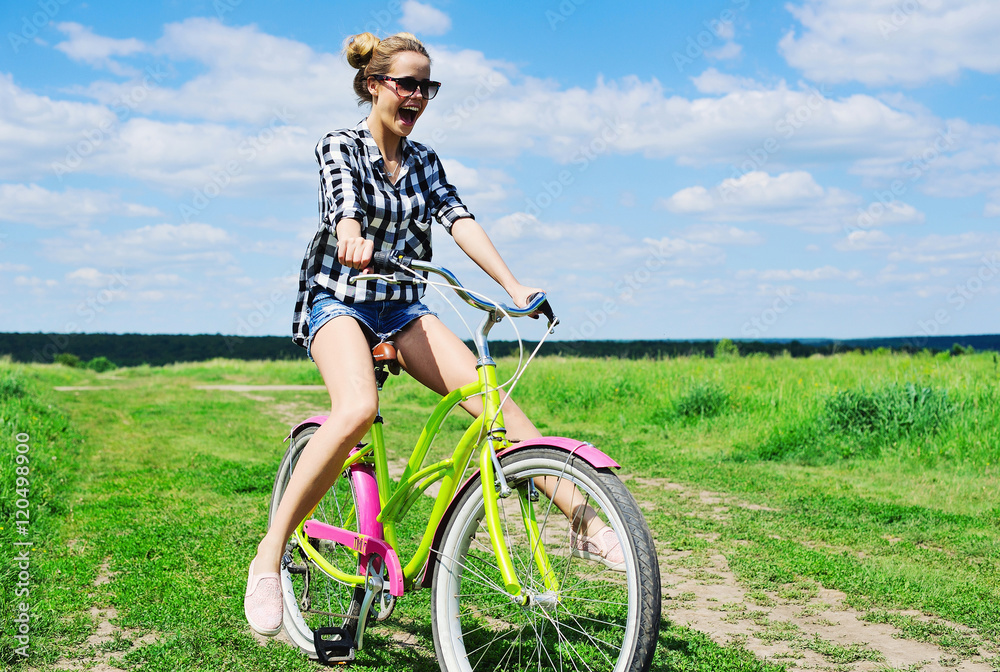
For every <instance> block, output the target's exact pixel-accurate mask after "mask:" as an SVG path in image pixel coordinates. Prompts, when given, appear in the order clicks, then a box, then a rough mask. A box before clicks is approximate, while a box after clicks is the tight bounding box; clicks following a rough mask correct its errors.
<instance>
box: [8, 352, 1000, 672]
mask: <svg viewBox="0 0 1000 672" xmlns="http://www.w3.org/2000/svg"><path fill="white" fill-rule="evenodd" d="M512 365H513V364H512V362H510V361H505V362H503V363H502V366H507V367H508V368H509V367H510V366H512ZM319 383H320V379H319V376H318V374H317V373H316V372H315V370H314V367H313V365H312V364H311V363H308V362H285V363H281V362H234V361H222V360H220V361H212V362H206V363H197V364H182V365H175V366H167V367H162V368H150V367H137V368H129V369H119V370H116V371H110V372H107V373H102V374H98V373H95V372H93V371H87V370H81V369H76V368H69V367H65V366H59V365H45V366H43V365H15V364H11V363H10V362H0V425H2V427H3V439H2V442H0V464H2V465H3V466H2V481H0V511H2V515H0V526H2V529H0V544H2V545H3V547H4V558H5V560H4V564H3V565H2V566H0V578H2V581H0V584H2V594H0V614H2V622H3V623H4V629H3V632H2V635H0V661H2V663H0V664H2V665H3V667H4V669H8V668H12V669H25V670H28V669H30V670H50V669H88V668H92V669H123V670H133V669H134V670H144V671H146V670H148V671H152V670H164V671H166V670H307V669H308V670H314V669H318V668H317V666H316V665H315V664H313V663H310V662H309V661H307V660H305V659H304V658H302V657H300V656H299V654H298V653H297V652H295V651H293V650H291V649H290V648H289V647H287V646H284V645H283V644H281V643H280V642H271V643H270V644H268V645H266V646H265V645H262V644H261V643H259V642H258V640H257V639H255V638H254V637H253V636H252V635H251V633H250V631H249V628H248V627H247V625H246V623H245V621H244V619H243V614H242V594H243V588H244V585H245V577H246V574H245V572H246V566H247V564H248V563H249V560H250V558H251V557H252V556H253V553H254V549H255V546H256V543H257V541H258V540H259V538H260V536H261V535H262V534H263V531H264V527H265V524H266V506H267V501H268V497H269V494H270V488H271V478H272V476H273V472H274V470H275V468H276V466H277V462H278V460H279V459H280V457H281V454H282V452H283V450H284V447H285V445H284V444H283V443H282V440H283V438H284V437H285V435H287V433H288V429H289V423H290V422H291V421H292V420H294V419H295V418H304V417H307V416H308V415H312V414H315V413H321V412H323V411H324V407H325V403H326V401H325V400H326V396H325V394H324V393H323V392H322V391H284V392H277V391H250V392H231V391H221V390H204V389H197V388H196V386H198V385H215V384H248V385H270V384H319ZM60 386H72V387H91V388H102V389H90V390H84V391H57V390H56V389H55V388H56V387H60ZM515 396H516V398H517V399H518V401H519V403H520V404H521V405H522V407H524V408H525V409H526V410H527V411H528V412H529V414H530V415H531V417H532V418H533V419H534V420H535V422H536V424H537V425H538V426H539V428H540V429H541V430H542V432H543V433H546V434H554V435H565V436H574V437H578V438H583V439H587V440H589V441H591V442H593V443H594V444H595V445H597V446H599V447H601V448H602V449H604V450H605V451H606V452H608V453H609V454H611V455H612V456H613V457H615V458H616V459H617V460H618V461H619V462H620V463H621V464H622V465H623V469H622V474H621V475H622V477H623V478H627V479H628V482H629V487H630V489H632V491H633V493H634V494H635V496H636V498H637V499H638V500H639V501H640V503H641V505H642V506H643V507H644V509H645V511H646V512H647V519H648V520H649V523H650V526H651V528H652V529H653V532H654V535H655V537H656V542H657V548H658V552H659V554H660V560H661V571H662V573H663V578H664V586H663V588H664V623H663V629H662V632H661V635H660V639H659V644H658V648H657V655H656V660H655V664H654V667H653V669H654V670H657V671H667V670H671V671H673V670H684V671H687V670H699V671H701V670H704V671H705V672H708V671H720V670H721V671H728V670H783V669H808V668H812V669H830V670H872V669H879V670H937V669H967V670H1000V657H998V656H1000V489H998V474H1000V466H998V462H1000V365H998V362H997V358H996V356H995V355H992V354H976V355H969V356H962V357H956V358H947V357H942V356H937V357H933V356H929V355H913V356H910V355H893V354H890V353H879V354H872V355H860V354H845V355H840V356H835V357H828V358H813V359H808V360H802V359H791V358H773V359H772V358H767V357H748V358H740V357H726V358H718V359H706V358H680V359H669V360H660V361H653V360H645V361H642V360H640V361H621V360H589V359H562V358H554V357H553V358H542V359H540V360H538V361H537V363H536V364H534V365H533V368H532V369H530V370H529V372H528V374H527V375H526V377H525V379H524V380H523V382H522V383H521V384H520V385H519V387H518V390H517V392H516V393H515ZM434 401H435V395H433V394H432V393H430V392H428V391H425V390H423V389H422V388H420V387H419V386H418V385H417V384H416V383H414V382H413V381H412V380H409V379H407V378H406V377H405V376H401V377H400V378H398V379H393V380H391V381H390V382H389V384H388V386H387V388H386V391H385V393H384V395H383V411H384V415H385V416H386V418H387V425H386V433H387V437H388V439H389V441H390V444H391V445H393V446H399V448H400V450H399V452H400V454H402V453H403V446H405V445H408V444H410V445H411V444H412V441H413V440H414V439H415V438H416V436H417V434H418V432H419V427H420V423H421V418H422V417H423V416H425V415H426V413H427V411H428V410H429V408H430V405H431V404H432V403H433V402H434ZM458 420H459V419H454V420H451V421H449V422H450V425H449V427H447V431H446V432H445V434H444V436H443V437H442V439H440V440H439V448H438V449H439V450H440V451H441V452H442V453H443V452H447V451H446V445H447V441H449V440H454V439H456V438H457V436H458V435H459V432H460V429H461V427H460V423H459V422H458ZM24 435H28V438H29V440H28V441H27V442H25V443H22V444H20V445H27V446H28V448H27V449H22V451H25V452H24V453H23V454H24V455H26V457H25V458H22V460H21V461H22V462H25V460H27V462H26V464H18V463H17V460H18V455H19V453H18V449H17V448H16V446H17V445H19V444H18V441H21V440H23V438H24ZM18 436H21V439H18V438H17V437H18ZM25 466H27V467H28V470H27V471H24V470H22V472H21V477H22V478H24V479H26V480H25V481H21V482H20V483H19V482H18V481H17V478H18V475H19V474H18V472H17V469H18V468H19V467H25ZM22 500H24V501H22ZM427 503H429V500H427ZM22 504H27V505H28V510H29V512H30V522H29V524H28V525H25V526H21V527H19V526H18V525H17V524H16V523H17V520H16V515H18V514H16V511H18V510H22V509H23V508H24V507H22ZM420 511H421V510H420V508H419V507H417V508H416V509H415V511H414V513H413V514H411V516H413V517H414V518H415V517H417V516H419V514H420ZM416 529H417V528H416V526H415V527H414V531H413V533H412V534H409V535H404V537H406V541H404V543H409V542H410V541H412V537H413V535H415V534H416ZM20 530H24V532H25V534H21V533H20ZM25 541H27V542H31V545H30V546H16V545H15V544H16V543H17V542H25ZM22 551H23V552H25V553H27V554H28V555H29V557H30V560H28V561H25V562H27V564H28V565H29V569H27V570H22V569H21V568H20V567H19V566H18V562H17V558H16V556H17V555H18V553H21V552H22ZM22 571H27V573H28V574H29V578H28V580H27V582H26V586H27V588H28V590H29V592H28V594H26V595H19V594H18V584H19V582H20V583H25V582H24V581H23V580H22V579H23V576H22V575H21V572H22ZM427 599H428V596H427V594H426V591H425V592H417V593H414V594H412V595H407V596H406V597H405V598H404V599H403V600H402V601H401V602H400V606H399V607H398V608H397V612H396V615H395V616H394V617H393V618H392V619H391V620H390V621H389V622H388V623H387V624H386V625H385V626H380V627H379V628H378V629H377V630H376V631H375V632H374V633H372V634H371V636H370V637H369V638H367V639H366V641H367V646H366V651H365V652H363V653H362V656H361V663H359V664H360V665H362V666H363V667H364V669H371V670H399V669H414V670H436V669H437V662H436V659H435V656H434V651H433V643H432V636H431V626H430V621H429V608H428V604H427ZM21 603H28V604H29V605H30V614H31V617H30V621H29V624H28V630H29V632H28V634H27V635H24V636H25V637H27V641H28V648H27V649H23V648H20V647H22V646H23V640H22V641H18V640H17V639H15V635H16V634H17V629H16V628H17V626H18V623H17V620H16V619H18V618H19V614H20V611H19V604H21ZM859 633H860V634H859ZM880 638H881V639H880ZM882 639H885V641H886V642H891V641H893V640H896V641H897V644H898V642H899V640H902V641H904V642H905V643H906V644H907V647H909V650H911V651H913V652H914V653H913V654H912V655H913V656H914V658H913V659H912V660H910V659H907V660H902V659H898V656H897V657H895V658H894V657H893V656H894V655H895V654H890V653H887V650H888V648H889V647H887V646H882V644H883V643H884V642H882ZM896 648H899V647H898V646H897V647H896ZM904 648H906V647H904ZM19 649H20V651H21V652H22V653H28V654H29V655H28V657H27V658H25V657H22V656H21V655H20V654H19V653H18V650H19ZM901 661H902V662H901ZM57 666H59V667H57ZM102 666H103V667H102ZM108 666H110V667H108Z"/></svg>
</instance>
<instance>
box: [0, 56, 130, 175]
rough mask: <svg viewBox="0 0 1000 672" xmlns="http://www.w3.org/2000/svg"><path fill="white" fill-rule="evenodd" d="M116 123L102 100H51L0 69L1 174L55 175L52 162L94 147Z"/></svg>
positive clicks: (112, 114) (91, 150)
mask: <svg viewBox="0 0 1000 672" xmlns="http://www.w3.org/2000/svg"><path fill="white" fill-rule="evenodd" d="M116 124H117V119H116V117H115V115H114V113H113V112H112V111H111V110H109V109H108V108H106V107H104V106H102V105H94V104H90V103H77V102H72V101H66V100H53V99H51V98H48V97H47V96H39V95H36V94H34V93H31V92H29V91H25V90H24V89H22V88H21V87H19V86H17V85H16V84H15V83H14V78H13V77H12V76H11V75H9V74H6V73H0V138H3V142H0V179H4V178H6V179H11V178H13V179H17V180H25V179H33V178H36V177H39V176H41V175H53V174H54V172H53V164H54V163H55V162H65V161H66V158H67V156H68V155H69V154H71V153H73V152H75V153H76V155H77V158H78V159H81V160H83V159H82V158H81V156H80V153H81V151H82V152H83V153H84V154H85V155H89V153H91V152H93V151H95V149H96V148H99V147H101V146H102V145H103V143H105V142H106V141H107V139H108V137H109V135H108V129H113V128H114V127H115V125H116Z"/></svg>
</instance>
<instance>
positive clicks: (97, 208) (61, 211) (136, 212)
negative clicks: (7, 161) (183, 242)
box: [0, 184, 162, 228]
mask: <svg viewBox="0 0 1000 672" xmlns="http://www.w3.org/2000/svg"><path fill="white" fill-rule="evenodd" d="M114 215H120V216H125V217H155V216H159V215H162V213H161V212H160V211H159V210H157V209H156V208H152V207H149V206H145V205H141V204H138V203H127V202H124V201H122V200H121V198H120V197H118V196H116V195H115V194H109V193H105V192H102V191H93V190H90V189H72V188H70V189H66V190H65V191H58V192H57V191H49V190H48V189H45V188H43V187H40V186H38V185H37V184H27V185H26V184H0V221H8V222H16V223H19V224H33V225H35V226H38V227H42V228H75V227H80V226H86V225H88V224H90V223H91V222H93V221H94V220H96V219H106V218H107V217H110V216H114Z"/></svg>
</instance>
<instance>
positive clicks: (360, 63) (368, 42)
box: [344, 33, 382, 70]
mask: <svg viewBox="0 0 1000 672" xmlns="http://www.w3.org/2000/svg"><path fill="white" fill-rule="evenodd" d="M381 41H382V40H380V39H379V38H377V37H375V35H373V34H372V33H358V34H357V35H352V36H351V37H349V38H347V42H346V43H345V44H344V53H345V54H346V55H347V63H348V64H349V65H350V66H351V67H352V68H356V69H358V70H363V69H364V68H365V67H366V66H367V65H368V63H369V62H370V61H371V60H372V55H373V54H374V53H375V48H376V47H378V45H379V42H381Z"/></svg>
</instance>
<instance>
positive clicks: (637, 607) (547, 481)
mask: <svg viewBox="0 0 1000 672" xmlns="http://www.w3.org/2000/svg"><path fill="white" fill-rule="evenodd" d="M501 464H502V467H503V472H504V475H505V477H506V479H507V483H508V485H510V487H511V488H512V489H513V490H514V491H515V493H514V494H513V495H511V496H510V497H508V498H506V499H501V500H499V507H500V520H501V523H502V527H503V533H504V537H505V539H506V542H507V546H508V548H509V549H510V554H511V558H512V560H513V564H514V568H515V569H516V571H517V575H518V579H519V581H520V583H521V586H522V588H523V590H524V591H525V592H526V593H527V595H528V598H529V600H528V604H527V605H526V606H522V605H521V604H517V603H515V602H514V601H513V600H511V599H510V597H509V596H508V595H507V593H506V591H505V590H504V589H503V585H504V582H503V580H502V579H501V576H500V571H499V569H498V568H497V565H496V558H495V557H494V554H493V547H492V545H491V543H490V538H489V532H488V530H487V528H486V522H485V514H484V510H485V509H484V504H483V493H482V489H481V488H480V487H473V488H470V489H469V490H467V491H466V493H465V494H464V495H463V496H462V498H461V500H460V501H459V502H458V503H457V507H456V508H455V513H454V515H453V516H452V517H451V519H450V520H449V522H448V525H447V527H446V529H445V532H444V536H443V539H442V542H441V548H440V556H441V557H440V559H439V562H438V564H437V565H436V567H435V571H434V576H433V584H432V596H431V613H432V622H433V627H434V644H435V647H436V648H437V653H438V660H439V662H440V665H441V669H442V671H443V672H460V671H461V672H472V671H477V672H478V671H480V670H505V671H507V670H536V671H539V670H553V671H556V670H559V671H562V670H593V671H595V672H597V671H602V672H645V671H646V670H648V669H649V666H650V663H651V662H652V658H653V650H654V649H655V646H656V638H657V635H658V631H659V625H660V572H659V567H658V566H657V562H656V551H655V549H654V547H653V541H652V536H651V535H650V532H649V528H648V526H647V525H646V521H645V520H644V519H643V517H642V514H641V513H640V510H639V507H638V505H637V504H636V502H635V499H634V498H633V497H632V495H631V494H630V493H629V492H628V490H627V489H626V488H625V486H624V485H622V483H621V481H619V480H618V478H617V477H616V476H615V475H614V474H613V473H612V472H610V471H607V470H598V469H595V468H594V467H592V466H591V465H590V464H588V463H587V462H586V461H584V460H583V459H581V458H579V457H575V456H572V455H571V454H570V453H568V452H566V451H563V450H559V449H556V448H549V447H538V448H530V449H525V450H522V451H517V452H514V453H512V454H510V455H508V456H505V457H504V458H503V459H502V460H501ZM574 488H575V490H574ZM555 493H560V494H555ZM532 500H534V501H532ZM556 501H558V502H559V503H561V504H563V506H564V508H568V509H569V510H570V511H569V512H566V513H564V512H563V511H561V510H560V508H559V507H558V506H556V505H555V504H556ZM567 502H571V505H570V506H567V505H566V504H567ZM526 503H527V504H526ZM529 504H530V507H529V508H528V515H527V516H525V515H523V513H522V510H524V509H525V507H526V506H527V505H529ZM530 508H533V516H534V518H535V520H536V521H537V528H538V532H539V534H538V535H537V536H538V538H539V539H540V542H541V543H540V545H541V546H542V547H544V551H545V553H544V555H545V556H547V558H548V563H549V577H550V579H549V581H548V582H546V581H545V580H544V579H543V572H542V571H540V569H539V566H542V567H544V566H545V565H544V561H539V560H538V555H539V554H538V553H536V552H535V550H536V548H537V547H538V546H539V544H538V543H537V542H536V543H534V544H533V543H531V542H529V536H530V535H529V534H528V533H527V532H526V525H525V522H524V521H525V519H526V517H527V518H530V517H531V515H532V513H531V511H530ZM567 514H568V515H567ZM604 527H607V528H610V529H611V530H612V531H613V532H614V537H611V539H612V540H614V539H617V541H618V543H619V544H620V546H621V553H620V555H619V554H612V553H608V554H607V555H608V557H601V555H600V553H598V552H597V549H595V548H594V547H593V546H592V545H590V544H588V543H587V542H586V541H585V540H583V539H582V538H581V536H580V535H581V534H588V535H595V536H597V535H601V536H602V537H603V538H604V539H607V538H608V537H607V536H606V535H607V533H606V532H601V531H600V530H601V529H602V528H604ZM601 550H604V551H607V550H608V549H607V548H604V549H601ZM553 578H554V581H553V580H552V579H553Z"/></svg>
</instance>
